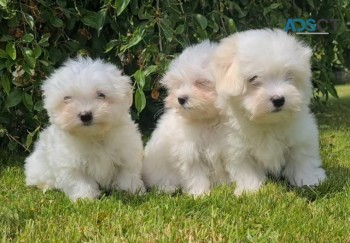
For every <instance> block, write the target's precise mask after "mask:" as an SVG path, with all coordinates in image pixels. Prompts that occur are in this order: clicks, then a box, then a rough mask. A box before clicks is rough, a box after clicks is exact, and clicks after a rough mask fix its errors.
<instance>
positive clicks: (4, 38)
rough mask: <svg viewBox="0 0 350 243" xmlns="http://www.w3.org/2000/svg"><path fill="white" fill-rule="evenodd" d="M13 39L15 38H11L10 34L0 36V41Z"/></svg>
mask: <svg viewBox="0 0 350 243" xmlns="http://www.w3.org/2000/svg"><path fill="white" fill-rule="evenodd" d="M13 40H15V38H13V36H11V35H3V36H1V38H0V42H8V41H13Z"/></svg>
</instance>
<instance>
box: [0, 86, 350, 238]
mask: <svg viewBox="0 0 350 243" xmlns="http://www.w3.org/2000/svg"><path fill="white" fill-rule="evenodd" d="M337 90H338V93H339V96H340V99H333V98H331V100H330V102H329V104H328V105H327V107H324V108H322V109H319V112H318V113H317V114H316V115H317V118H318V123H319V128H320V141H321V154H322V158H323V161H324V167H325V169H326V171H327V174H328V180H327V181H326V182H325V183H323V184H322V185H321V186H319V187H318V188H316V189H311V188H302V189H296V188H291V187H289V186H288V185H287V183H285V182H283V181H274V180H270V181H268V183H267V184H266V185H265V186H264V187H263V188H262V190H261V191H260V192H259V193H258V194H256V195H245V196H242V197H239V198H236V197H234V196H233V186H222V187H218V188H216V189H214V190H213V192H212V194H211V195H210V196H207V197H203V198H200V199H193V198H191V197H189V196H186V195H182V194H177V195H172V196H169V195H165V194H157V193H155V192H151V193H148V194H146V195H144V196H139V197H137V196H129V195H128V194H126V193H122V192H113V193H112V194H110V195H105V196H104V197H103V198H102V199H101V200H95V201H88V200H85V201H79V202H77V203H72V202H70V201H69V199H68V198H67V197H66V196H65V195H64V194H63V193H61V192H59V191H48V192H46V193H45V194H43V193H42V192H41V191H40V190H39V189H36V188H27V187H25V186H24V174H23V168H22V166H23V160H24V157H23V156H19V155H9V154H8V153H6V152H2V153H0V238H1V240H2V241H5V242H7V241H11V240H13V241H21V242H34V241H38V242H63V241H64V242H82V241H84V242H85V241H94V242H159V241H160V242H250V241H252V242H350V86H349V85H348V86H339V87H337Z"/></svg>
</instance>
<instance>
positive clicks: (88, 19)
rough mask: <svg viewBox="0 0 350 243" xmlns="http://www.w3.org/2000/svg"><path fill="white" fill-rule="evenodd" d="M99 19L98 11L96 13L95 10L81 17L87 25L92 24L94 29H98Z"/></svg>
mask: <svg viewBox="0 0 350 243" xmlns="http://www.w3.org/2000/svg"><path fill="white" fill-rule="evenodd" d="M98 19H99V16H98V13H95V12H91V11H89V12H87V14H85V15H84V17H83V18H82V19H81V21H82V22H83V23H84V24H85V25H87V26H90V27H92V28H94V29H96V30H97V29H98Z"/></svg>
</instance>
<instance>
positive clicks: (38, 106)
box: [33, 100, 44, 112]
mask: <svg viewBox="0 0 350 243" xmlns="http://www.w3.org/2000/svg"><path fill="white" fill-rule="evenodd" d="M33 108H34V110H36V111H39V112H40V111H43V110H44V104H43V102H42V100H39V101H37V102H36V103H35V104H34V107H33Z"/></svg>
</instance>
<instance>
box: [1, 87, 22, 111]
mask: <svg viewBox="0 0 350 243" xmlns="http://www.w3.org/2000/svg"><path fill="white" fill-rule="evenodd" d="M22 98H23V93H22V92H21V91H19V90H15V91H13V92H11V93H10V94H9V95H8V96H7V98H6V101H5V107H6V108H7V109H8V108H11V107H14V106H16V105H18V104H19V103H20V102H21V101H22Z"/></svg>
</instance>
